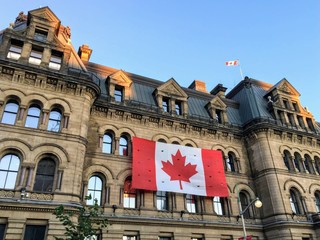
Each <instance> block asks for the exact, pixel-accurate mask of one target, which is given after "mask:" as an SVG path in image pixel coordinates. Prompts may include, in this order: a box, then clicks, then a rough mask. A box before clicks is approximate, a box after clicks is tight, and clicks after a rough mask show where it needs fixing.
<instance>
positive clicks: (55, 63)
mask: <svg viewBox="0 0 320 240" xmlns="http://www.w3.org/2000/svg"><path fill="white" fill-rule="evenodd" d="M61 62H62V53H61V52H58V51H54V50H52V52H51V57H50V62H49V68H51V69H54V70H60V68H61Z"/></svg>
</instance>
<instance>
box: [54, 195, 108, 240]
mask: <svg viewBox="0 0 320 240" xmlns="http://www.w3.org/2000/svg"><path fill="white" fill-rule="evenodd" d="M90 199H91V196H87V197H86V198H85V200H90ZM53 214H54V215H55V216H56V218H57V219H59V221H60V222H61V223H62V225H63V226H65V230H66V231H65V233H64V235H65V236H66V239H68V240H85V239H86V237H90V236H94V235H97V232H98V231H100V230H101V229H103V228H106V227H107V225H108V220H107V219H106V218H104V217H103V209H102V208H101V207H100V206H99V205H98V203H97V200H96V199H95V200H94V205H91V206H82V207H78V208H74V209H70V208H68V209H65V207H64V206H63V205H60V206H58V207H57V208H56V209H55V211H54V213H53ZM55 239H56V240H64V239H63V238H58V237H55Z"/></svg>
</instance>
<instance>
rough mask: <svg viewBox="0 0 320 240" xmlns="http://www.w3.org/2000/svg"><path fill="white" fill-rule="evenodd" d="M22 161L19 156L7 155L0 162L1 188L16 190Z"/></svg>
mask: <svg viewBox="0 0 320 240" xmlns="http://www.w3.org/2000/svg"><path fill="white" fill-rule="evenodd" d="M19 166H20V159H19V157H18V156H17V155H14V154H7V155H5V156H4V157H2V158H1V160H0V188H4V189H14V187H15V185H16V180H17V175H18V170H19Z"/></svg>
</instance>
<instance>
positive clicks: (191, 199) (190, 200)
mask: <svg viewBox="0 0 320 240" xmlns="http://www.w3.org/2000/svg"><path fill="white" fill-rule="evenodd" d="M185 203H186V209H187V211H188V212H189V213H198V206H197V197H196V196H195V195H193V194H186V195H185Z"/></svg>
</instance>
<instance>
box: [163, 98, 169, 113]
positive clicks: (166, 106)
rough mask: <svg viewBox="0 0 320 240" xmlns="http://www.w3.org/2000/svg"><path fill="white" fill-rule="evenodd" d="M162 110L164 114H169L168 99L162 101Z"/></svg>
mask: <svg viewBox="0 0 320 240" xmlns="http://www.w3.org/2000/svg"><path fill="white" fill-rule="evenodd" d="M162 109H163V111H164V112H169V99H167V98H163V99H162Z"/></svg>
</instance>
